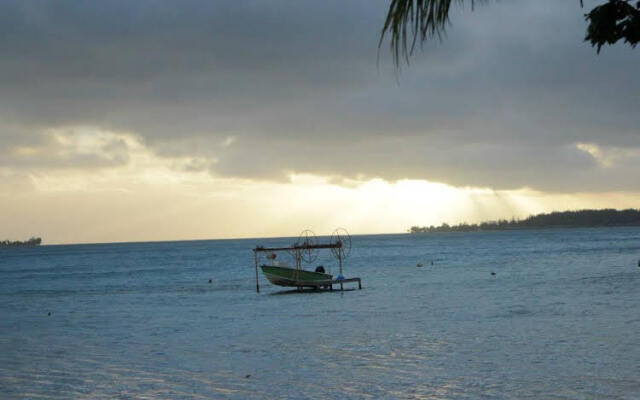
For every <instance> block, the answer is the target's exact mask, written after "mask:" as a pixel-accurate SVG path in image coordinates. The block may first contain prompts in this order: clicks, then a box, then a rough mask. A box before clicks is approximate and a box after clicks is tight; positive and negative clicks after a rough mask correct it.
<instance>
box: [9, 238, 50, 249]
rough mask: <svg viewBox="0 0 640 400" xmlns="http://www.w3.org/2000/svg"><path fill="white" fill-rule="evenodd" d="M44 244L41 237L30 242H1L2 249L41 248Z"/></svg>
mask: <svg viewBox="0 0 640 400" xmlns="http://www.w3.org/2000/svg"><path fill="white" fill-rule="evenodd" d="M40 244H42V239H41V238H39V237H32V238H31V239H29V240H25V241H24V242H23V241H20V240H16V241H11V240H3V241H1V242H0V247H30V246H40Z"/></svg>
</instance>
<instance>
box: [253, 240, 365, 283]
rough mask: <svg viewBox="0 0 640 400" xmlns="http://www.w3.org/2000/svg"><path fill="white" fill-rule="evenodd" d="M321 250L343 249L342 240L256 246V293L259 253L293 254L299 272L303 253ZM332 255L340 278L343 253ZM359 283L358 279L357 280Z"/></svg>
mask: <svg viewBox="0 0 640 400" xmlns="http://www.w3.org/2000/svg"><path fill="white" fill-rule="evenodd" d="M321 249H338V250H341V249H343V244H342V240H336V241H335V242H329V243H318V244H314V243H310V242H309V241H305V242H304V243H302V244H298V243H296V244H294V245H292V246H286V247H264V246H256V247H255V248H254V249H253V255H254V260H255V270H256V292H258V293H260V280H259V275H258V263H259V260H260V254H261V253H275V252H281V251H287V252H292V251H293V252H295V260H296V269H298V270H300V269H302V259H303V253H304V252H305V251H306V252H308V254H309V255H310V254H311V252H312V251H314V250H321ZM334 255H335V256H336V258H337V259H338V265H339V267H340V275H339V276H340V277H342V259H343V257H344V256H343V252H342V251H337V252H336V253H334ZM358 281H359V279H358Z"/></svg>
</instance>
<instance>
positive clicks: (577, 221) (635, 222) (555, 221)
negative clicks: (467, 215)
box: [409, 209, 640, 234]
mask: <svg viewBox="0 0 640 400" xmlns="http://www.w3.org/2000/svg"><path fill="white" fill-rule="evenodd" d="M632 226H640V210H636V209H627V210H620V211H618V210H615V209H602V210H579V211H555V212H552V213H543V214H537V215H532V216H529V217H527V218H525V219H523V220H520V219H511V220H506V219H505V220H498V221H486V222H481V223H479V224H467V223H464V222H463V223H461V224H458V225H449V224H446V223H443V224H442V225H440V226H433V225H431V226H428V227H427V226H422V227H420V226H412V227H411V228H409V233H412V234H419V233H433V232H475V231H505V230H525V229H555V228H557V229H562V228H606V227H632Z"/></svg>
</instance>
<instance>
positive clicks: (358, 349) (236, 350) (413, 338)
mask: <svg viewBox="0 0 640 400" xmlns="http://www.w3.org/2000/svg"><path fill="white" fill-rule="evenodd" d="M288 240H290V239H269V240H264V241H263V243H261V244H265V245H272V244H273V245H280V244H287V243H288ZM256 244H259V243H256V241H254V240H251V241H246V240H232V241H202V242H177V243H146V244H145V243H137V244H112V245H80V246H45V247H41V248H31V249H27V248H24V249H7V250H3V251H2V252H1V253H0V276H1V277H2V279H1V280H0V392H1V393H2V396H0V397H2V398H3V399H4V398H7V399H22V398H42V399H68V398H80V399H100V398H109V399H111V398H119V399H145V398H149V399H151V398H154V399H157V398H166V399H191V398H193V399H197V398H206V399H210V398H232V399H245V398H317V399H321V398H336V397H338V398H376V399H377V398H412V399H461V398H462V399H465V398H468V399H476V398H479V397H485V398H517V399H523V398H524V399H526V398H530V399H540V398H545V399H552V398H562V399H600V398H634V396H637V394H638V393H640V378H638V376H640V363H638V362H637V361H638V360H640V350H639V349H640V336H638V335H637V334H636V333H637V332H638V331H639V328H640V318H638V313H637V305H638V304H640V291H639V290H638V287H639V285H640V269H639V268H638V267H637V266H636V265H637V260H638V258H640V229H636V228H619V229H578V230H556V231H527V232H492V233H461V234H439V235H422V236H408V235H390V236H360V237H355V238H354V252H353V256H352V257H351V258H350V259H349V260H347V263H346V274H345V275H347V276H360V277H362V279H363V290H350V291H345V292H340V291H334V292H313V291H307V292H305V293H298V292H297V291H295V290H293V291H292V290H287V289H285V290H283V289H282V288H277V287H274V286H270V285H269V284H268V282H267V281H266V280H262V281H261V288H262V293H260V294H257V293H255V281H254V279H255V275H254V273H255V272H254V269H253V264H252V263H253V259H252V253H251V251H250V249H251V248H252V247H253V246H254V245H256ZM431 260H434V264H433V265H431ZM318 262H320V263H323V264H324V265H326V266H328V267H331V262H332V261H331V260H330V259H324V260H319V261H318ZM418 262H423V263H424V265H425V267H423V268H416V267H415V265H416V264H417V263H418ZM333 267H335V266H333ZM492 271H493V272H496V274H495V275H491V272H492ZM209 279H211V280H212V282H211V283H209ZM49 313H50V315H49Z"/></svg>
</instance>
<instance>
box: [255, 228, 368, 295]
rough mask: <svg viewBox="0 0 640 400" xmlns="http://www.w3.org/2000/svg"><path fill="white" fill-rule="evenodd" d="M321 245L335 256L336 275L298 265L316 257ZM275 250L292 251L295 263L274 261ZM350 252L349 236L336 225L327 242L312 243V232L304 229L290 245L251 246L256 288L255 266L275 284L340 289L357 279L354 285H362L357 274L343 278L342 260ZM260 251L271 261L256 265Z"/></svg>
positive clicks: (258, 282) (290, 252)
mask: <svg viewBox="0 0 640 400" xmlns="http://www.w3.org/2000/svg"><path fill="white" fill-rule="evenodd" d="M321 249H329V250H330V251H331V253H332V254H333V255H334V256H335V257H336V259H337V260H338V266H339V269H340V273H339V275H338V276H337V277H336V278H334V277H333V276H332V275H331V274H327V273H325V272H324V271H307V270H305V269H303V268H302V262H303V261H305V262H307V263H309V264H310V263H312V262H313V261H314V260H315V258H316V254H317V251H319V250H321ZM278 252H288V253H289V254H291V255H293V258H294V259H295V263H296V265H295V267H289V266H286V265H277V264H276V262H275V259H276V255H277V253H278ZM350 252H351V237H350V236H349V234H348V233H347V231H346V230H344V229H336V231H334V233H333V234H332V235H331V239H330V240H329V242H328V243H316V240H315V235H314V234H313V232H311V231H309V230H306V231H303V232H302V234H301V235H300V237H299V238H298V241H297V242H295V243H294V244H293V245H292V246H290V247H263V246H257V247H256V248H254V249H253V254H254V258H255V269H256V291H257V292H260V280H259V276H258V267H260V269H261V270H262V273H263V274H264V276H265V277H266V278H267V279H268V280H269V282H271V283H272V284H274V285H277V286H285V287H295V288H298V289H302V288H304V287H309V288H314V289H329V290H333V285H337V284H339V285H340V289H341V290H344V284H345V283H349V282H358V289H362V283H361V281H360V278H345V277H344V276H342V261H343V260H344V259H345V258H346V257H348V256H349V254H350ZM263 254H267V256H266V258H267V259H270V260H271V261H272V265H266V264H262V265H259V264H260V257H261V255H263Z"/></svg>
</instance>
